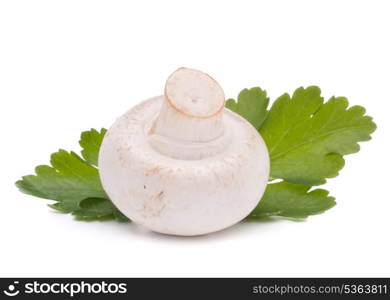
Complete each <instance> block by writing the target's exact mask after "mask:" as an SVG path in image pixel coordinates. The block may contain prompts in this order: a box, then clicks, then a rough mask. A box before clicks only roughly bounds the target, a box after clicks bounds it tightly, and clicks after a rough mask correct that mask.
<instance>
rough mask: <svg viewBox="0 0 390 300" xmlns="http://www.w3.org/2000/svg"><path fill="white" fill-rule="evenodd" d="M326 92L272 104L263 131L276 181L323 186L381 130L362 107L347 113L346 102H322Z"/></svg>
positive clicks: (302, 93)
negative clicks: (363, 143)
mask: <svg viewBox="0 0 390 300" xmlns="http://www.w3.org/2000/svg"><path fill="white" fill-rule="evenodd" d="M320 94H321V91H320V89H319V88H318V87H315V86H311V87H308V88H306V89H304V88H298V89H297V90H296V91H295V92H294V94H293V96H292V97H290V96H289V95H288V94H284V95H282V96H281V97H279V98H278V99H277V100H276V101H275V102H274V103H273V105H272V107H271V109H270V111H269V113H268V115H267V118H266V120H265V121H264V123H263V125H262V127H261V128H260V133H261V136H262V137H263V139H264V141H265V143H266V144H267V147H268V151H269V155H270V159H271V177H273V178H281V179H284V180H286V181H289V182H294V183H300V184H305V185H319V184H323V183H325V182H326V178H331V177H335V176H337V175H338V172H339V170H340V169H341V168H342V167H343V166H344V158H343V155H346V154H351V153H355V152H357V151H359V145H358V142H360V141H368V140H369V139H370V138H371V137H370V134H371V133H372V132H374V130H375V128H376V125H375V124H374V123H373V122H372V118H371V117H369V116H365V115H364V114H365V109H364V108H363V107H361V106H352V107H350V108H348V101H347V99H346V98H344V97H337V98H336V97H332V98H331V99H330V100H329V101H328V102H326V103H323V98H322V97H321V95H320Z"/></svg>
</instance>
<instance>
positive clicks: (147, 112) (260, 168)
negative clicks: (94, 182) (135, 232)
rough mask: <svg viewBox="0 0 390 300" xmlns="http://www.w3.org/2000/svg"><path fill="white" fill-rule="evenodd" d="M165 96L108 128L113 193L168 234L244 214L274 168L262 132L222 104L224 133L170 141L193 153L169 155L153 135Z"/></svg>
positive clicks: (107, 174) (108, 178)
mask: <svg viewBox="0 0 390 300" xmlns="http://www.w3.org/2000/svg"><path fill="white" fill-rule="evenodd" d="M168 81H169V80H168ZM173 98H174V97H173ZM163 101H164V96H160V97H155V98H152V99H149V100H147V101H144V102H143V103H141V104H139V105H137V106H135V107H134V108H132V109H131V110H129V111H128V112H126V113H125V114H124V115H123V116H122V117H120V118H119V119H118V120H117V121H116V122H115V123H114V125H113V126H112V127H111V128H110V129H109V130H108V132H107V133H106V135H105V137H104V140H103V143H102V146H101V148H100V154H99V168H100V172H99V173H100V178H101V181H102V184H103V187H104V189H105V191H106V192H107V194H108V196H109V197H110V199H111V200H112V201H113V203H114V204H115V205H116V206H117V207H118V209H119V210H120V211H121V212H122V213H123V214H125V215H126V216H127V217H129V218H130V219H131V220H132V221H134V222H135V223H137V224H139V225H143V226H145V227H147V228H149V229H151V230H152V231H155V232H160V233H165V234H172V235H184V236H191V235H201V234H207V233H211V232H215V231H218V230H221V229H224V228H227V227H229V226H231V225H233V224H235V223H237V222H239V221H241V220H242V219H244V218H245V217H246V216H247V215H248V214H249V213H250V212H251V211H252V210H253V209H254V208H255V206H256V205H257V204H258V202H259V201H260V199H261V197H262V195H263V193H264V190H265V187H266V185H267V181H268V176H269V157H268V152H267V148H266V146H265V144H264V142H263V139H262V138H261V136H260V134H259V133H258V132H257V131H256V130H255V128H254V127H252V125H250V124H249V123H248V122H247V121H246V120H245V119H243V118H242V117H240V116H239V115H237V114H236V113H234V112H232V111H230V110H228V109H223V111H222V112H221V113H222V114H223V122H224V134H223V135H222V136H221V137H220V138H218V139H216V140H212V141H210V142H207V143H196V142H194V143H191V142H186V143H177V144H176V145H175V144H170V147H173V148H174V149H178V150H177V151H176V152H175V151H174V152H173V153H185V152H186V151H187V152H188V153H195V155H194V156H187V157H185V158H184V159H183V158H180V156H179V155H177V156H175V155H167V154H166V153H164V151H160V150H161V149H159V148H156V147H155V146H154V142H153V141H155V140H154V138H155V137H154V134H153V126H154V124H155V120H156V118H157V117H158V115H159V112H160V109H161V106H162V105H163ZM184 109H185V108H184ZM210 111H212V109H211V110H210ZM160 138H161V137H160ZM170 142H172V141H170ZM207 149H213V150H212V151H210V155H205V151H206V152H207V151H208V150H207ZM196 153H202V155H200V156H199V157H197V156H196ZM171 154H172V153H171Z"/></svg>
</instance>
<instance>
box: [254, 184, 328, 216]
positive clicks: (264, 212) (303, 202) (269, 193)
mask: <svg viewBox="0 0 390 300" xmlns="http://www.w3.org/2000/svg"><path fill="white" fill-rule="evenodd" d="M309 189H310V186H305V185H302V184H294V183H289V182H283V181H282V182H278V183H272V184H268V186H267V188H266V191H265V193H264V196H263V198H262V199H261V201H260V203H259V204H258V205H257V207H256V208H255V209H254V210H253V211H252V213H251V214H250V215H249V216H248V219H259V218H263V217H269V216H281V217H288V218H296V219H303V218H306V217H307V216H309V215H315V214H319V213H322V212H324V211H326V210H328V209H330V208H332V207H333V206H334V205H336V202H335V199H334V198H333V197H330V196H328V194H329V192H328V191H326V190H323V189H316V190H312V191H309Z"/></svg>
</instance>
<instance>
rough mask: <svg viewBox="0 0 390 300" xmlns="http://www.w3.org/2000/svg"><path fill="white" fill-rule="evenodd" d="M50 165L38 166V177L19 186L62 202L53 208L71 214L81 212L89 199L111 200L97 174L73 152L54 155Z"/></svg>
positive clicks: (31, 192)
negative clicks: (79, 210) (81, 202)
mask: <svg viewBox="0 0 390 300" xmlns="http://www.w3.org/2000/svg"><path fill="white" fill-rule="evenodd" d="M50 162H51V165H52V166H47V165H42V166H38V167H37V168H36V169H35V172H36V175H28V176H24V177H23V178H22V180H19V181H17V182H16V185H17V187H18V188H19V189H20V190H21V191H22V192H24V193H26V194H30V195H33V196H37V197H41V198H46V199H52V200H56V201H59V202H60V203H61V204H59V205H54V206H52V207H53V208H58V209H59V210H61V211H64V212H69V211H74V210H77V209H79V208H80V207H79V204H80V201H81V200H83V199H86V198H108V196H107V195H106V193H105V192H104V190H103V187H102V185H101V184H100V179H99V173H98V170H97V169H96V168H95V167H93V166H91V165H89V164H88V163H87V162H85V161H84V160H83V159H82V158H80V157H79V156H78V155H77V154H76V153H74V152H67V151H65V150H59V151H58V152H56V153H53V154H52V155H51V160H50Z"/></svg>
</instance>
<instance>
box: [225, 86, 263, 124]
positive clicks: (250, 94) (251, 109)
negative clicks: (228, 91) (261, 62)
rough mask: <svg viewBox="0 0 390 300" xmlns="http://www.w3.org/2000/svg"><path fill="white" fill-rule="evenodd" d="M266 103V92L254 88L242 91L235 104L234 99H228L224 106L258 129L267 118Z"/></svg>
mask: <svg viewBox="0 0 390 300" xmlns="http://www.w3.org/2000/svg"><path fill="white" fill-rule="evenodd" d="M268 103H269V98H268V97H267V92H266V91H263V90H262V89H261V88H259V87H255V88H251V89H244V90H242V91H241V92H240V94H239V95H238V98H237V102H236V101H235V100H234V99H228V100H227V101H226V104H225V106H226V107H227V108H229V109H230V110H232V111H234V112H236V113H237V114H239V115H240V116H242V117H244V118H245V119H246V120H247V121H248V122H249V123H251V124H252V125H253V126H254V127H255V128H256V129H259V128H260V126H261V124H262V123H263V122H264V120H265V118H266V116H267V106H268Z"/></svg>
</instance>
